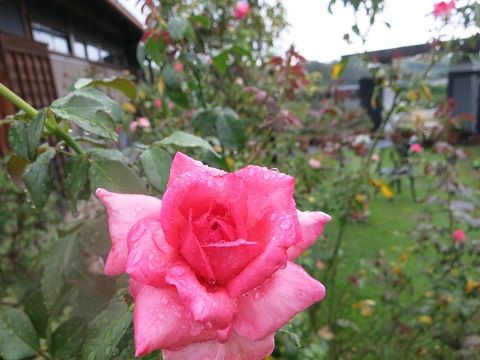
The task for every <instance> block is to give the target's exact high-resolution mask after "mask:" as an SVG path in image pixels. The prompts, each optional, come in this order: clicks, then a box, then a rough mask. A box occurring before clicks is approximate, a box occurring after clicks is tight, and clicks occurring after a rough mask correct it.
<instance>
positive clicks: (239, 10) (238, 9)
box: [235, 1, 250, 20]
mask: <svg viewBox="0 0 480 360" xmlns="http://www.w3.org/2000/svg"><path fill="white" fill-rule="evenodd" d="M249 12H250V5H249V4H248V2H247V1H238V2H237V3H236V4H235V18H236V19H237V20H243V19H245V18H246V17H247V16H248V13H249Z"/></svg>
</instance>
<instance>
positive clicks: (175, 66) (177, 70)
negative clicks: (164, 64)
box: [173, 62, 183, 72]
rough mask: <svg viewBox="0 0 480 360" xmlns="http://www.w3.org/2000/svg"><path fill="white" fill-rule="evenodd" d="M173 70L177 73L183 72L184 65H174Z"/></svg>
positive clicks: (179, 63)
mask: <svg viewBox="0 0 480 360" xmlns="http://www.w3.org/2000/svg"><path fill="white" fill-rule="evenodd" d="M173 68H174V69H175V71H176V72H182V71H183V64H182V63H181V62H177V63H175V65H173Z"/></svg>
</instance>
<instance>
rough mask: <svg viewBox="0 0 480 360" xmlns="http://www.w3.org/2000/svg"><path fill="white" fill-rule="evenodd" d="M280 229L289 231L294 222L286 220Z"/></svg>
mask: <svg viewBox="0 0 480 360" xmlns="http://www.w3.org/2000/svg"><path fill="white" fill-rule="evenodd" d="M280 227H281V228H282V229H283V230H288V229H290V228H291V227H292V222H291V221H290V220H284V221H282V223H281V224H280Z"/></svg>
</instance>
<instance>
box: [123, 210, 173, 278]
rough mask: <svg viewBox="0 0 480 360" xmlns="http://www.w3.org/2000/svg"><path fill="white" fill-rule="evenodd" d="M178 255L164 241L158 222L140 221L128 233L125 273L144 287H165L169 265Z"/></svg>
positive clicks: (152, 220)
mask: <svg viewBox="0 0 480 360" xmlns="http://www.w3.org/2000/svg"><path fill="white" fill-rule="evenodd" d="M177 258H178V253H177V252H176V251H175V250H174V249H173V248H172V247H171V246H170V245H169V244H167V242H166V241H165V237H164V235H163V231H162V225H161V223H160V221H159V220H154V219H142V220H140V221H138V222H137V223H136V224H135V225H134V226H133V227H132V229H131V230H130V232H129V233H128V257H127V266H126V273H127V274H130V275H131V276H132V278H133V279H134V280H136V281H138V282H141V283H143V284H145V285H151V286H157V287H160V286H162V285H165V275H166V273H167V266H168V264H169V263H171V262H173V261H175V260H176V259H177Z"/></svg>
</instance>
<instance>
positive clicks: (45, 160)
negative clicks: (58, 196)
mask: <svg viewBox="0 0 480 360" xmlns="http://www.w3.org/2000/svg"><path fill="white" fill-rule="evenodd" d="M54 156H55V150H53V149H52V148H48V149H47V150H46V151H45V152H43V153H42V154H40V155H39V156H38V157H37V159H36V160H35V162H33V163H31V164H30V165H28V166H27V167H26V169H25V172H24V174H23V181H24V182H25V185H26V186H27V189H28V192H29V193H30V196H31V197H32V200H33V203H34V204H35V206H36V207H37V208H39V209H41V208H43V206H44V205H45V203H46V202H47V200H48V196H49V195H50V188H51V182H52V179H51V177H50V161H51V160H52V159H53V158H54Z"/></svg>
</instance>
